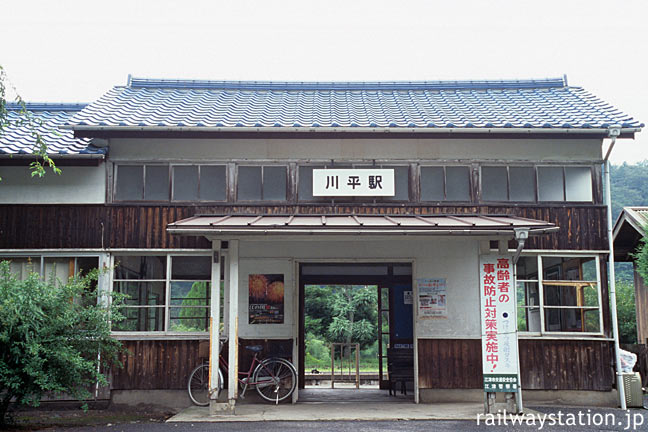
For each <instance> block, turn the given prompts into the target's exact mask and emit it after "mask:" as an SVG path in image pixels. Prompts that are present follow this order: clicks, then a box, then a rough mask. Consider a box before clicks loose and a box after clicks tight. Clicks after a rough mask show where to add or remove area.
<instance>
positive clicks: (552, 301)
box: [543, 285, 582, 306]
mask: <svg viewBox="0 0 648 432" xmlns="http://www.w3.org/2000/svg"><path fill="white" fill-rule="evenodd" d="M543 289H544V297H545V300H544V302H545V305H546V306H582V302H581V301H580V300H579V295H578V292H579V290H578V288H577V287H575V286H560V285H544V286H543Z"/></svg>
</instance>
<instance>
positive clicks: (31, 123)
mask: <svg viewBox="0 0 648 432" xmlns="http://www.w3.org/2000/svg"><path fill="white" fill-rule="evenodd" d="M7 85H9V86H10V87H11V88H12V90H14V93H15V94H16V95H17V96H16V98H15V102H16V103H17V104H18V105H19V106H20V110H18V111H10V110H9V109H8V107H7ZM42 125H43V124H42V122H41V121H40V120H39V119H38V118H36V117H35V116H34V115H33V114H32V113H31V112H29V111H28V110H27V107H26V105H25V101H23V99H22V98H21V97H20V95H18V92H17V91H16V89H15V87H13V86H11V84H10V83H9V79H8V78H7V73H6V72H5V70H4V68H3V67H2V66H0V137H2V135H3V133H4V130H5V129H7V128H9V127H22V128H25V127H26V128H27V130H29V131H30V133H31V135H32V138H33V139H34V142H33V146H32V154H33V155H34V161H32V162H31V163H30V164H29V169H30V171H31V175H32V177H43V176H44V175H45V173H46V167H49V168H50V169H51V170H52V172H54V173H55V174H61V170H60V169H59V168H58V167H57V166H56V163H54V161H53V160H52V158H50V156H49V154H47V143H46V142H45V140H44V139H43V135H42V134H41V132H39V131H40V128H42ZM0 180H2V179H1V178H0Z"/></svg>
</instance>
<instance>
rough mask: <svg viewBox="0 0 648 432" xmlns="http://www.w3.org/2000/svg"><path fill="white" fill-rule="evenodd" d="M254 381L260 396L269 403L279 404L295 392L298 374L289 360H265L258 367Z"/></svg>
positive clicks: (253, 377)
mask: <svg viewBox="0 0 648 432" xmlns="http://www.w3.org/2000/svg"><path fill="white" fill-rule="evenodd" d="M252 381H253V382H254V383H255V386H256V390H257V393H259V396H261V397H262V398H263V399H265V400H267V401H268V402H275V403H279V402H281V401H284V400H286V399H288V398H289V397H290V396H291V395H292V394H293V392H294V391H295V387H296V386H297V372H296V371H295V367H294V366H293V365H292V363H290V362H289V361H288V360H284V359H282V358H271V359H266V360H263V361H262V362H261V363H260V364H259V365H258V366H257V367H256V369H255V370H254V375H253V376H252Z"/></svg>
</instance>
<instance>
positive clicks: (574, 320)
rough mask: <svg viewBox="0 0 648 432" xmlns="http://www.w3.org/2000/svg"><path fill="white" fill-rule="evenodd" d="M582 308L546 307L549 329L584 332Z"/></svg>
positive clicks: (546, 324) (546, 320)
mask: <svg viewBox="0 0 648 432" xmlns="http://www.w3.org/2000/svg"><path fill="white" fill-rule="evenodd" d="M582 318H583V316H582V309H556V308H551V309H545V327H546V328H547V331H565V332H582V331H583V320H582Z"/></svg>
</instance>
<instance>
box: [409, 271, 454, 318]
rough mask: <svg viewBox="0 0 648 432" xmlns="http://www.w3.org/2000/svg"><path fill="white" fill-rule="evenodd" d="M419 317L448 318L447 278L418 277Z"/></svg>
mask: <svg viewBox="0 0 648 432" xmlns="http://www.w3.org/2000/svg"><path fill="white" fill-rule="evenodd" d="M416 288H417V289H418V310H419V312H418V316H419V318H447V317H448V307H447V304H446V280H445V279H416Z"/></svg>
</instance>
